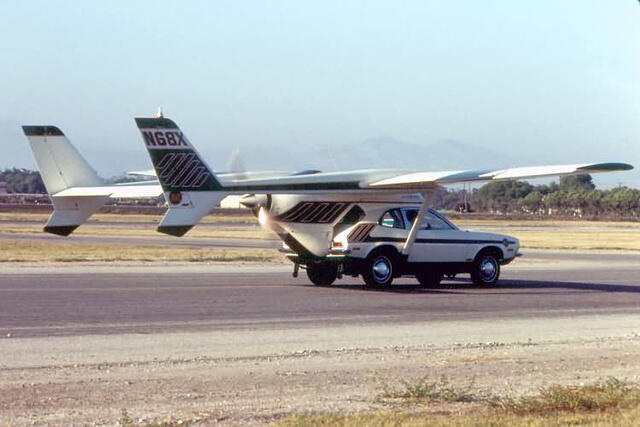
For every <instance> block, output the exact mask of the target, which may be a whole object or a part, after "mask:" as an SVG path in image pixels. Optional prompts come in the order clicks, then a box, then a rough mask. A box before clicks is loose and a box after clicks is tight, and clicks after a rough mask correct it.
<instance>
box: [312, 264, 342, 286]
mask: <svg viewBox="0 0 640 427" xmlns="http://www.w3.org/2000/svg"><path fill="white" fill-rule="evenodd" d="M307 277H308V278H309V280H311V283H313V284H314V285H316V286H329V285H331V284H332V283H333V282H335V281H336V279H337V278H338V264H336V263H331V262H317V263H316V262H310V263H309V264H307Z"/></svg>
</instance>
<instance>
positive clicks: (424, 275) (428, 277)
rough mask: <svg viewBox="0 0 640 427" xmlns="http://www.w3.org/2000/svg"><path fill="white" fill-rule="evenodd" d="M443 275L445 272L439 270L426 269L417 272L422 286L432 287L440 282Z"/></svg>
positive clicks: (417, 277)
mask: <svg viewBox="0 0 640 427" xmlns="http://www.w3.org/2000/svg"><path fill="white" fill-rule="evenodd" d="M443 276H444V274H442V273H440V272H438V271H424V272H420V273H418V274H416V279H418V282H419V283H420V286H423V287H425V288H432V287H434V286H438V285H439V284H440V282H441V281H442V277H443Z"/></svg>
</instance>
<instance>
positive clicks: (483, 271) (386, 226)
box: [282, 204, 520, 286]
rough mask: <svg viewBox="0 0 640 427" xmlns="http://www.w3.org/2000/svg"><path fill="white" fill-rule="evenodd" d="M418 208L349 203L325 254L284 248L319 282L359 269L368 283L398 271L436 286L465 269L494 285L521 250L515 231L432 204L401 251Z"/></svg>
mask: <svg viewBox="0 0 640 427" xmlns="http://www.w3.org/2000/svg"><path fill="white" fill-rule="evenodd" d="M363 208H364V209H363ZM419 210H420V207H419V206H410V205H409V206H406V205H402V206H394V207H390V206H389V205H386V204H364V205H362V206H360V205H353V207H351V209H350V211H349V212H348V213H347V214H346V215H345V217H344V218H343V220H342V221H341V222H338V223H337V224H336V226H335V233H334V234H335V237H334V238H333V240H332V243H331V249H330V250H329V253H328V254H327V255H326V256H325V257H323V258H318V257H311V258H305V257H304V256H303V255H299V254H298V253H296V252H294V251H292V250H291V248H289V247H288V246H287V245H286V244H283V249H282V251H283V252H285V254H286V256H287V257H288V258H289V259H290V260H291V261H293V262H294V263H297V264H302V265H304V266H305V267H306V270H307V276H308V277H309V280H311V282H312V283H314V284H315V285H319V286H323V285H325V286H326V285H329V284H331V283H333V282H334V281H335V280H336V279H337V278H339V277H341V276H342V275H348V276H358V275H361V276H362V277H363V279H364V281H365V283H366V284H367V285H369V286H389V285H390V284H391V282H392V281H393V279H394V278H396V277H400V276H415V277H416V279H417V280H418V282H419V283H420V284H421V285H424V286H435V285H438V284H439V283H440V281H441V280H442V279H443V277H444V276H445V275H446V276H448V277H454V276H455V275H456V274H460V273H469V274H470V275H471V280H472V281H473V282H474V283H475V284H477V285H493V284H495V283H496V282H497V281H498V278H499V277H500V266H501V265H505V264H508V263H510V262H511V261H513V260H514V259H515V257H516V256H518V255H519V253H518V249H519V247H520V244H519V242H518V239H516V238H515V237H511V236H506V235H502V234H495V233H485V232H474V231H468V230H461V229H459V228H458V227H456V226H455V225H454V224H453V223H451V222H450V221H449V220H448V219H447V218H446V217H444V216H443V215H441V214H440V213H438V212H437V211H435V210H434V209H428V210H427V211H426V212H425V214H424V216H423V218H422V222H421V225H420V228H419V230H418V233H417V235H416V238H415V241H414V243H413V245H412V246H411V250H410V251H409V252H408V253H403V250H404V245H405V242H406V241H407V238H408V236H409V233H410V232H411V228H412V227H413V225H414V223H415V220H416V217H417V215H418V212H419Z"/></svg>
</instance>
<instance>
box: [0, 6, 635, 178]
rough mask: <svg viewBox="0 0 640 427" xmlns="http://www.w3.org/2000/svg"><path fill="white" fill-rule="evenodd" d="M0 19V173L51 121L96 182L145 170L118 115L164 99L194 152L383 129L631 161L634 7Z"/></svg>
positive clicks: (74, 14) (522, 151)
mask: <svg viewBox="0 0 640 427" xmlns="http://www.w3.org/2000/svg"><path fill="white" fill-rule="evenodd" d="M0 16H1V17H2V25H1V26H0V55H1V58H2V62H1V64H2V72H1V74H0V75H1V76H2V78H0V94H1V95H0V99H1V100H2V102H0V149H1V153H2V157H1V158H0V167H5V166H14V165H15V166H23V167H29V168H34V167H35V164H34V162H33V160H32V158H31V153H30V152H29V150H28V147H27V144H26V141H25V139H24V137H22V135H21V133H20V130H19V127H18V126H19V125H20V124H25V123H30V124H45V123H50V124H57V125H59V126H60V127H61V128H62V129H63V130H64V131H65V133H66V134H67V135H69V136H70V137H71V139H72V140H73V142H74V143H75V144H76V145H77V146H78V148H79V149H80V150H81V151H82V152H83V153H85V154H86V156H87V157H88V159H89V161H90V162H92V163H93V164H95V166H96V168H97V169H98V171H99V172H101V173H103V175H110V174H115V173H117V172H120V171H124V170H127V169H131V168H147V167H148V166H149V162H148V160H147V157H146V153H145V152H144V149H143V146H142V142H141V140H140V137H139V135H138V133H137V130H136V128H135V125H134V122H133V117H135V116H148V115H154V114H155V110H156V108H157V107H158V106H159V105H162V106H163V108H164V111H165V115H166V116H168V117H171V118H173V119H175V120H176V121H177V122H178V123H179V124H180V126H181V127H182V128H183V130H184V131H185V132H186V133H187V134H188V136H189V138H190V139H191V141H192V142H193V143H194V144H195V145H196V146H197V147H199V148H200V149H201V151H205V152H206V151H207V150H208V149H213V148H215V149H218V148H225V149H228V150H231V149H233V148H240V149H241V150H244V151H246V150H250V147H251V146H255V145H260V146H263V147H271V146H274V147H276V146H278V147H281V146H284V145H287V144H296V145H297V146H298V147H299V146H304V145H309V146H317V145H326V146H336V145H338V146H339V145H346V144H359V143H361V142H362V141H363V140H366V139H368V138H376V137H382V136H385V137H392V138H396V139H398V140H401V141H406V142H410V143H415V144H422V145H427V144H430V143H433V142H437V141H442V140H446V139H454V140H458V141H463V142H466V143H470V144H473V145H475V146H480V147H482V146H486V147H489V148H490V149H491V150H493V151H497V152H504V153H505V154H506V155H508V156H509V158H515V159H518V162H517V163H518V164H519V165H525V164H538V163H548V162H556V163H561V162H582V161H594V160H596V161H599V160H623V161H628V162H630V163H633V164H635V165H636V167H637V168H640V6H639V4H638V1H637V0H591V1H589V0H562V1H557V0H548V1H513V0H501V1H497V0H496V1H481V2H480V1H477V0H468V1H456V2H450V1H426V0H421V1H400V2H399V1H387V2H380V1H370V0H368V1H361V2H357V1H348V2H345V1H327V0H324V1H314V2H311V1H280V2H268V1H244V2H239V1H215V2H213V1H182V2H180V1H175V0H173V1H157V0H156V1H148V2H145V1H130V0H128V1H108V2H107V1H103V2H95V1H92V2H89V1H51V0H49V1H10V0H4V1H2V2H1V4H0ZM209 161H210V163H211V164H212V166H214V167H216V168H221V167H223V166H224V164H225V163H226V161H227V159H209ZM304 163H305V164H308V163H309V159H306V161H305V162H304ZM246 166H247V167H249V168H253V169H255V168H278V166H279V165H252V164H247V165H246ZM478 167H491V165H487V164H482V165H478ZM617 180H618V181H622V182H624V183H628V184H632V185H635V186H640V173H638V172H634V173H633V174H627V175H625V176H623V175H622V174H621V175H620V176H619V179H617Z"/></svg>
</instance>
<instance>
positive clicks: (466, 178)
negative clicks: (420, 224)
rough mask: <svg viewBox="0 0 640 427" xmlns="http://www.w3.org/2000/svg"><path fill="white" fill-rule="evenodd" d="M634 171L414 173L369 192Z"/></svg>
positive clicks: (588, 167) (561, 168) (560, 168)
mask: <svg viewBox="0 0 640 427" xmlns="http://www.w3.org/2000/svg"><path fill="white" fill-rule="evenodd" d="M630 169H633V166H631V165H629V164H626V163H585V164H573V165H553V166H528V167H518V168H510V169H500V170H465V171H443V172H413V173H406V174H401V175H397V176H394V177H391V178H385V179H381V180H377V181H374V182H371V183H370V184H369V185H368V187H369V188H378V189H397V190H405V189H406V190H428V189H432V188H435V187H437V186H438V185H446V184H456V183H462V182H474V181H507V180H518V179H531V178H544V177H550V176H565V175H580V174H592V173H601V172H617V171H626V170H630Z"/></svg>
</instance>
